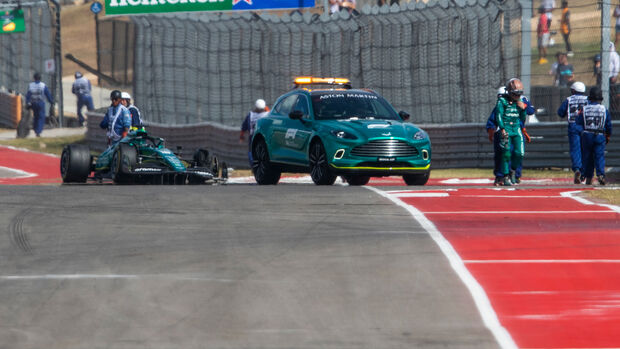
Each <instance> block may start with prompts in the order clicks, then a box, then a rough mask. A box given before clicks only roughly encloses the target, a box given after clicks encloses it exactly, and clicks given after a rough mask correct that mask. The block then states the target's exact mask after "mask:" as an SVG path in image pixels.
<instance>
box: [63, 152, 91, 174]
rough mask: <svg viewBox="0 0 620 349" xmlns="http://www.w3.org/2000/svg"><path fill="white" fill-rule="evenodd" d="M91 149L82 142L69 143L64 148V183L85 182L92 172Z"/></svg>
mask: <svg viewBox="0 0 620 349" xmlns="http://www.w3.org/2000/svg"><path fill="white" fill-rule="evenodd" d="M90 165H91V157H90V149H89V148H88V146H86V145H82V144H69V145H67V146H66V147H65V148H64V149H63V150H62V155H61V157H60V175H61V176H62V181H63V182H64V183H85V182H86V179H88V175H89V174H90Z"/></svg>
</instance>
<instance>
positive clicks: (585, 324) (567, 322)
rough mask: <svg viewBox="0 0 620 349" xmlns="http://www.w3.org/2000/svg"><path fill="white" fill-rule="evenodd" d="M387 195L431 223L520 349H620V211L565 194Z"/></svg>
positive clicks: (459, 192)
mask: <svg viewBox="0 0 620 349" xmlns="http://www.w3.org/2000/svg"><path fill="white" fill-rule="evenodd" d="M384 193H385V194H386V195H387V196H388V197H390V198H391V199H392V200H394V201H395V202H398V200H401V201H402V202H403V203H405V204H406V205H410V206H413V207H415V209H416V210H419V211H420V212H421V213H422V214H423V215H424V217H426V218H427V219H428V220H430V221H431V222H432V225H434V227H436V229H437V230H438V231H439V232H440V233H441V235H442V236H443V237H444V238H445V239H446V240H447V241H448V242H449V244H450V245H451V246H452V247H453V248H454V250H455V251H456V254H458V257H457V258H459V259H460V260H462V262H463V263H464V265H465V267H466V268H467V271H468V272H469V273H471V275H472V276H473V277H474V278H475V280H476V281H477V282H478V283H479V284H480V286H482V288H483V289H484V293H486V296H487V297H488V300H489V301H490V304H491V307H492V310H491V312H493V311H494V312H495V313H496V314H497V318H498V319H499V323H500V324H501V326H499V327H500V328H501V327H504V328H505V329H506V330H507V331H508V332H509V333H510V336H511V337H512V339H513V340H514V344H516V345H517V346H518V347H521V348H612V347H620V331H619V330H618V324H620V221H619V218H620V213H619V212H620V208H618V207H616V206H612V205H599V204H594V203H592V202H589V201H587V200H585V199H582V198H580V197H578V196H577V195H578V192H571V191H569V190H568V189H566V188H563V189H561V188H560V189H558V188H556V189H527V190H525V189H523V190H519V189H497V188H488V189H446V190H428V191H423V192H420V191H417V192H412V191H408V190H397V191H387V192H384ZM459 263H460V261H459ZM455 269H457V268H455ZM457 271H458V270H457ZM472 294H473V295H474V298H476V295H475V292H473V291H472ZM483 296H484V295H483ZM479 310H480V311H481V313H482V314H483V317H484V315H485V314H484V312H485V311H486V310H484V309H479ZM496 337H497V335H496Z"/></svg>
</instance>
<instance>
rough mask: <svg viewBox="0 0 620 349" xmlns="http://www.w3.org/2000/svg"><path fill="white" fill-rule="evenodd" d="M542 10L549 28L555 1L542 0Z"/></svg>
mask: <svg viewBox="0 0 620 349" xmlns="http://www.w3.org/2000/svg"><path fill="white" fill-rule="evenodd" d="M542 8H543V10H544V12H545V14H546V15H547V20H548V21H549V22H548V26H549V28H551V19H552V17H553V15H552V11H553V9H554V8H555V0H542Z"/></svg>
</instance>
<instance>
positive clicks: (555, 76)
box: [549, 52, 562, 86]
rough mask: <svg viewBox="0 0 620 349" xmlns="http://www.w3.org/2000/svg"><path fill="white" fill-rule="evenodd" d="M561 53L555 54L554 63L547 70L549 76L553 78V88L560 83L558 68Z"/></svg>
mask: <svg viewBox="0 0 620 349" xmlns="http://www.w3.org/2000/svg"><path fill="white" fill-rule="evenodd" d="M561 55H562V52H558V53H556V54H555V62H553V64H552V65H551V69H550V70H549V75H551V76H553V81H552V84H553V86H558V85H559V84H560V82H559V81H558V66H559V65H560V56H561Z"/></svg>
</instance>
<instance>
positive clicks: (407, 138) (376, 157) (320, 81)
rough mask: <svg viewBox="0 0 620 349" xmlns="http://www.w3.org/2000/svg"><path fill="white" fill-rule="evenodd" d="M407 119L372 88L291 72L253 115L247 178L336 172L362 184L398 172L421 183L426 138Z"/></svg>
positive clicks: (321, 176) (272, 180) (325, 177)
mask: <svg viewBox="0 0 620 349" xmlns="http://www.w3.org/2000/svg"><path fill="white" fill-rule="evenodd" d="M407 119H409V114H407V113H405V112H402V111H401V112H400V113H397V112H396V110H395V109H394V108H393V107H392V106H391V105H390V104H389V103H388V102H387V101H386V100H385V99H384V98H383V97H381V96H380V95H379V94H378V93H376V92H374V91H372V90H369V89H352V88H351V84H350V82H349V80H347V79H341V78H315V77H300V78H296V79H295V88H294V89H293V90H291V91H290V92H288V93H286V94H284V95H282V96H281V97H279V98H278V99H277V101H276V102H275V104H274V106H273V108H272V110H271V112H270V113H269V115H268V116H266V117H264V118H261V119H259V120H258V122H257V125H256V130H255V132H254V136H253V138H252V157H253V164H252V171H253V173H254V177H255V179H256V181H257V182H258V184H277V183H278V181H279V180H280V175H281V173H282V172H300V173H310V176H311V177H312V180H313V181H314V183H316V184H319V185H331V184H333V183H334V181H335V180H336V178H337V176H342V177H343V178H344V180H345V181H347V182H348V183H349V184H350V185H365V184H366V183H368V181H369V179H370V177H371V176H373V177H380V176H392V175H399V176H403V179H404V180H405V182H406V183H407V184H408V185H424V184H426V182H427V181H428V178H429V175H430V172H431V169H430V166H431V142H430V139H429V137H428V134H427V133H426V132H425V131H424V130H422V129H420V128H419V127H417V126H415V125H414V124H412V123H409V122H406V120H407Z"/></svg>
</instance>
